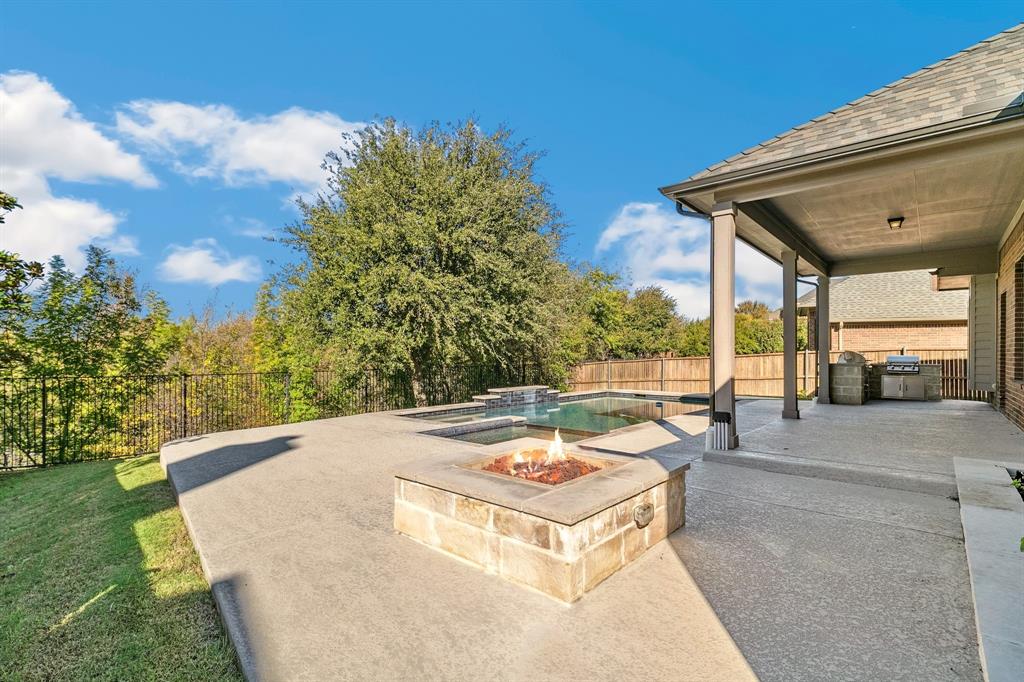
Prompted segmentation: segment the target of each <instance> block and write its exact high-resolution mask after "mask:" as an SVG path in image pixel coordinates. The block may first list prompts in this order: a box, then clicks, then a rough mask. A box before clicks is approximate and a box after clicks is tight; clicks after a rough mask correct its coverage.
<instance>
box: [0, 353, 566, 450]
mask: <svg viewBox="0 0 1024 682" xmlns="http://www.w3.org/2000/svg"><path fill="white" fill-rule="evenodd" d="M545 379H550V377H544V376H542V373H541V372H540V371H539V369H537V368H536V367H534V366H532V365H526V364H524V365H520V366H518V367H514V368H508V367H497V368H495V367H489V366H476V365H465V366H459V367H455V368H446V369H444V370H439V371H434V372H429V373H425V374H421V375H417V376H413V375H412V374H411V373H409V372H384V371H379V370H368V371H364V372H359V373H341V372H336V371H332V370H317V371H311V372H309V373H307V374H304V375H296V374H289V373H285V372H276V373H275V372H249V373H230V374H182V375H152V376H101V377H29V378H0V469H19V468H27V467H36V466H45V465H47V464H58V463H65V462H80V461H87V460H96V459H110V458H116V457H130V456H134V455H140V454H145V453H148V452H156V451H157V450H159V449H160V446H161V445H163V444H164V443H165V442H167V441H169V440H174V439H176V438H187V437H191V436H198V435H202V434H206V433H213V432H216V431H230V430H233V429H245V428H252V427H256V426H272V425H275V424H284V423H288V422H292V421H304V420H308V419H319V418H326V417H338V416H344V415H351V414H360V413H364V412H379V411H382V410H393V409H399V408H404V407H415V406H417V405H438V404H446V403H453V402H462V401H465V400H469V398H470V397H471V396H472V395H474V394H476V393H480V392H483V391H484V390H486V389H487V388H490V387H494V386H508V385H516V384H529V383H540V382H543V381H545Z"/></svg>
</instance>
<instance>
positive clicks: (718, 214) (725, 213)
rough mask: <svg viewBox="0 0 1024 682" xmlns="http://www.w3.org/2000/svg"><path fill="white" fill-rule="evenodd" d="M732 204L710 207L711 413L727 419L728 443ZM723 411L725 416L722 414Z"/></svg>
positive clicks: (731, 416)
mask: <svg viewBox="0 0 1024 682" xmlns="http://www.w3.org/2000/svg"><path fill="white" fill-rule="evenodd" d="M735 315H736V204H734V203H732V202H729V203H724V204H715V206H714V207H713V208H712V209H711V386H710V389H711V390H710V399H711V412H712V419H716V418H718V419H721V418H727V419H728V421H729V427H728V430H729V437H728V446H729V448H730V449H732V448H735V447H737V446H738V445H739V438H738V437H737V436H736V391H735V377H736V317H735ZM726 414H727V415H728V416H727V417H726Z"/></svg>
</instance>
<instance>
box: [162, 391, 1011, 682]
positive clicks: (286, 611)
mask: <svg viewBox="0 0 1024 682" xmlns="http://www.w3.org/2000/svg"><path fill="white" fill-rule="evenodd" d="M833 407H837V406H822V407H821V408H820V409H823V410H830V409H832V408H833ZM779 409H780V408H779V402H778V401H751V402H748V403H743V404H742V405H741V406H740V413H739V418H738V421H739V425H740V428H741V442H744V443H746V442H748V441H747V440H746V437H747V436H749V435H751V434H752V433H753V432H754V431H755V430H756V429H758V428H767V427H772V425H773V424H774V422H776V421H779V420H778V415H779ZM802 409H803V406H802ZM851 409H858V408H851ZM876 409H877V408H876ZM985 409H988V408H985ZM863 414H864V415H865V417H872V418H875V417H877V416H881V415H875V414H874V413H872V412H870V411H868V412H864V413H863ZM933 418H939V419H942V418H943V415H938V416H936V414H935V413H933ZM801 421H802V422H803V421H804V420H801ZM882 421H886V420H885V419H883V420H882ZM806 423H808V424H809V423H811V420H810V419H808V420H807V422H806ZM977 424H978V428H979V429H985V428H989V427H990V425H987V424H986V422H985V421H984V419H981V420H978V422H977ZM436 426H437V424H436V423H433V424H431V423H424V422H422V421H418V420H414V419H409V418H403V417H398V416H395V415H393V414H371V415H360V416H354V417H344V418H338V419H329V420H322V421H317V422H306V423H299V424H287V425H282V426H276V427H269V428H262V429H251V430H246V431H236V432H228V433H219V434H211V435H208V436H203V437H197V438H192V439H189V440H186V441H179V442H175V443H171V444H168V445H166V446H165V447H164V448H163V450H162V452H161V462H162V463H163V464H164V466H165V468H166V469H167V471H168V477H169V479H170V480H171V482H172V485H173V486H174V487H175V489H176V491H177V493H178V495H179V502H180V505H181V509H182V513H183V515H184V517H185V519H186V523H187V524H188V526H189V529H190V532H191V533H192V536H193V539H194V542H195V545H196V548H197V550H198V552H199V554H200V557H201V559H202V563H203V567H204V570H205V571H206V573H207V577H208V579H209V581H210V584H211V585H212V587H213V591H214V595H215V598H216V599H217V602H218V605H219V606H220V608H221V611H222V614H223V617H224V620H225V623H226V624H227V627H228V629H229V631H230V633H231V636H232V640H233V641H234V642H235V644H236V647H237V649H238V651H239V657H240V659H241V661H242V665H243V668H244V669H245V671H246V674H247V675H248V676H249V677H250V678H251V679H268V680H276V679H289V680H295V679H310V680H326V679H367V678H373V679H425V678H429V679H448V680H459V679H489V680H490V679H494V680H517V679H536V680H558V679H588V680H604V679H608V680H611V679H637V678H648V679H671V680H743V679H754V677H755V674H756V676H758V677H760V678H761V679H766V680H773V679H775V680H800V679H807V680H816V679H821V678H822V677H826V676H835V677H843V678H850V679H867V678H874V679H880V678H884V679H900V678H905V679H930V680H944V679H948V680H953V679H957V680H962V679H981V672H980V665H979V660H978V653H977V646H978V645H977V636H976V632H975V626H974V613H973V608H972V604H971V591H970V583H969V580H968V573H967V565H966V559H965V555H964V547H963V539H962V534H961V533H962V531H961V527H960V521H959V507H958V505H957V503H956V502H955V501H952V500H949V499H946V498H943V497H941V496H936V495H926V494H918V493H910V492H905V491H899V490H891V489H886V488H880V487H872V486H864V485H857V484H852V483H848V482H839V481H830V480H821V479H814V478H804V477H799V476H790V475H783V474H777V473H767V472H759V471H754V470H751V469H747V468H740V467H734V466H729V465H724V464H717V463H713V462H700V461H694V460H699V459H700V457H701V454H702V448H703V436H697V435H692V434H691V433H689V432H688V431H687V430H686V429H684V428H681V427H680V426H679V425H676V424H673V423H672V420H671V419H669V420H666V421H665V422H658V423H654V422H652V423H649V424H644V425H642V426H643V427H644V428H636V429H630V430H629V431H630V433H631V434H632V436H630V433H621V432H614V433H612V434H609V435H608V436H606V437H604V438H605V439H606V441H605V443H604V444H603V445H602V447H605V446H610V444H611V443H612V442H613V441H614V442H615V445H616V449H625V448H623V446H624V445H629V443H630V438H632V442H633V445H634V446H635V447H634V450H636V451H646V452H651V453H655V454H659V455H663V456H669V457H677V458H681V459H685V460H687V461H692V462H693V464H692V469H691V472H690V476H689V478H688V480H687V487H688V490H689V494H688V499H687V525H686V526H685V527H684V528H681V529H680V530H678V531H676V533H674V534H673V535H672V536H670V538H669V539H668V540H667V541H664V542H662V543H660V544H659V545H657V546H655V547H654V548H652V549H651V550H650V551H649V552H648V553H647V554H645V555H644V556H642V557H641V558H640V559H638V560H637V561H635V562H634V563H633V564H631V565H630V566H628V567H626V568H625V569H623V570H622V571H620V572H619V573H617V574H615V575H613V576H612V577H610V578H609V579H608V580H606V581H605V582H604V583H602V584H601V585H599V586H598V587H597V588H596V589H594V590H593V591H592V592H591V593H589V594H588V595H587V596H586V598H584V599H583V600H581V601H580V602H578V603H577V604H575V605H573V606H564V605H561V604H558V603H557V602H555V601H553V600H551V599H549V598H547V597H545V596H543V595H540V594H535V593H532V592H529V591H527V590H525V589H523V588H521V587H518V586H516V585H513V584H510V583H507V582H505V581H503V580H502V579H500V578H498V577H496V576H494V575H488V574H486V573H484V572H482V571H480V570H479V569H477V568H475V567H473V566H470V565H467V564H464V563H460V562H458V561H456V560H454V559H452V558H451V557H448V556H443V555H440V554H438V553H436V552H434V551H432V550H430V549H428V548H426V547H423V546H420V545H418V544H416V543H414V542H412V541H410V540H408V539H407V538H404V537H401V536H398V535H395V534H394V532H393V530H392V500H393V492H394V488H393V481H392V474H393V472H394V470H395V468H396V467H399V466H402V465H404V464H407V463H409V462H412V461H415V460H419V459H422V458H424V457H430V456H441V455H443V454H444V453H445V452H446V451H448V449H449V448H451V446H452V442H451V441H448V440H446V439H442V438H438V437H431V436H422V435H419V434H418V432H419V431H422V430H430V429H431V428H436ZM961 426H962V427H963V428H970V421H969V420H967V421H965V424H964V425H959V424H958V426H957V428H961ZM690 430H693V429H692V428H691V429H690ZM664 434H668V436H665V435H664ZM616 439H617V440H616ZM1009 442H1012V440H1011V441H1009ZM457 445H458V447H460V448H464V447H466V444H465V443H458V444H457ZM473 447H478V446H473ZM492 447H493V446H492ZM956 454H957V456H959V455H960V453H959V452H957V453H956ZM950 466H952V459H950Z"/></svg>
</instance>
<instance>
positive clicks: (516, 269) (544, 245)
mask: <svg viewBox="0 0 1024 682" xmlns="http://www.w3.org/2000/svg"><path fill="white" fill-rule="evenodd" d="M349 142H350V145H351V146H350V147H348V148H346V149H343V150H341V151H338V152H335V153H332V154H330V155H329V156H328V158H327V162H326V168H327V170H328V172H329V182H328V192H327V193H325V194H323V195H321V196H319V197H317V199H316V200H314V201H312V202H308V203H307V202H304V201H300V202H299V209H300V210H301V212H302V220H301V221H300V222H299V223H297V224H296V225H293V226H292V227H290V228H289V229H288V231H287V237H286V238H285V241H286V242H287V243H288V244H290V245H291V246H292V247H294V248H295V249H296V250H298V251H299V252H300V253H301V254H302V256H303V257H304V260H303V262H302V263H301V264H300V265H298V266H295V267H293V268H289V269H288V270H286V272H285V274H284V277H283V278H282V280H281V287H280V290H279V292H278V296H279V298H278V300H279V305H280V311H279V314H280V321H281V323H282V324H283V325H284V328H285V335H286V336H288V337H289V338H288V340H287V341H286V345H287V346H288V347H289V348H293V349H294V350H295V351H296V352H303V353H304V354H305V355H307V356H308V357H313V358H316V359H317V360H318V361H323V360H326V359H329V360H331V361H332V362H333V363H335V364H338V363H340V364H342V365H345V366H363V365H374V366H378V367H392V368H405V369H409V370H412V371H413V372H414V373H415V374H417V375H421V374H423V373H426V372H428V371H430V370H431V369H433V368H439V367H443V366H445V365H450V364H457V363H484V364H508V363H518V362H521V361H522V360H523V359H524V358H541V357H544V356H546V355H549V354H550V350H551V347H552V344H553V342H554V337H555V335H554V334H552V330H553V328H556V327H557V322H558V320H557V314H558V312H559V311H558V308H559V306H558V301H556V300H553V299H557V298H558V296H559V292H560V291H561V289H562V284H563V281H562V278H563V276H564V270H565V266H564V265H563V264H562V263H561V262H560V261H559V259H558V248H559V244H560V239H561V232H562V223H561V220H560V216H559V213H558V211H557V209H556V208H555V207H554V205H553V204H552V203H551V201H550V199H549V197H548V190H547V187H546V186H545V185H544V183H543V182H541V181H540V180H539V179H538V178H537V177H536V175H535V164H536V162H537V159H538V158H539V157H538V155H537V154H535V153H531V152H528V151H526V149H525V148H524V146H523V145H522V144H520V143H516V142H514V141H513V140H512V135H511V133H510V132H509V131H508V130H505V129H498V130H497V131H495V132H493V133H486V132H484V131H483V130H482V129H481V128H480V127H479V126H478V125H477V124H476V122H474V121H472V120H471V121H469V122H467V123H465V124H462V125H459V126H442V125H439V124H434V125H431V126H428V127H426V128H424V129H422V130H413V129H412V128H409V127H407V126H405V125H402V124H399V123H397V122H396V121H394V120H391V119H387V120H383V121H380V122H377V123H373V124H371V125H369V126H367V127H366V128H364V129H362V130H361V131H359V132H358V133H356V134H354V135H353V136H351V137H350V139H349Z"/></svg>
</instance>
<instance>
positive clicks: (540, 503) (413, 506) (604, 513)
mask: <svg viewBox="0 0 1024 682" xmlns="http://www.w3.org/2000/svg"><path fill="white" fill-rule="evenodd" d="M579 456H582V457H586V458H588V459H591V460H597V461H602V462H604V464H605V468H603V469H602V470H601V471H598V472H595V473H592V474H588V475H586V476H582V477H580V478H578V479H575V480H573V481H571V482H569V483H565V484H562V485H558V486H547V485H541V484H537V483H532V482H529V481H523V480H521V479H516V478H513V477H509V476H501V475H499V474H494V473H490V472H485V471H480V470H479V469H475V468H473V466H472V465H473V463H474V460H479V459H480V453H479V452H478V451H476V452H470V453H467V456H466V458H465V459H464V461H460V459H459V458H458V457H455V458H446V459H445V461H443V462H437V463H435V464H431V463H419V464H418V465H414V466H412V467H409V468H408V469H407V470H406V471H399V472H398V473H397V475H396V478H395V520H394V525H395V529H396V530H397V531H398V532H399V533H402V534H403V535H407V536H409V537H411V538H413V539H415V540H417V541H419V542H421V543H423V544H425V545H428V546H430V547H432V548H434V549H437V550H439V551H442V552H446V553H449V554H453V555H455V556H458V557H461V558H462V559H465V560H466V561H469V562H472V563H474V564H477V565H478V566H480V567H482V568H483V569H484V570H486V571H488V572H491V573H495V574H498V575H500V576H502V577H504V578H506V579H508V580H511V581H513V582H516V583H520V584H523V585H527V586H529V587H531V588H533V589H536V590H539V591H541V592H543V593H545V594H548V595H550V596H552V597H554V598H555V599H558V600H560V601H563V602H574V601H576V600H578V599H579V598H580V597H582V596H583V594H584V593H586V592H587V591H589V590H591V589H593V588H594V587H596V586H597V585H598V584H599V583H601V582H602V581H603V580H605V579H606V578H608V577H609V576H610V575H612V574H613V573H615V572H616V571H618V570H619V569H620V568H622V567H623V566H625V565H626V564H628V563H629V562H631V561H633V560H635V559H636V558H638V557H640V556H641V555H642V554H643V553H644V552H645V551H646V550H647V549H649V548H650V547H652V546H653V545H655V544H657V543H658V542H660V541H661V540H663V539H664V538H665V537H666V536H668V535H669V534H670V533H672V532H673V531H675V530H676V529H677V528H679V527H680V526H682V525H683V523H684V521H685V499H686V484H685V475H686V471H687V470H688V469H689V464H687V463H684V462H678V461H674V460H665V459H656V458H641V457H626V456H618V455H611V454H605V453H601V454H600V455H595V454H591V453H586V454H583V455H579ZM475 482H479V486H478V489H474V488H475V486H474V483H475ZM496 484H499V485H496ZM648 505H649V507H648ZM638 509H639V510H640V511H639V512H637V510H638ZM651 509H653V514H651V513H650V511H651ZM645 512H646V513H645ZM648 518H649V519H650V520H649V522H646V523H643V522H644V521H646V519H648ZM641 523H643V525H641Z"/></svg>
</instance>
